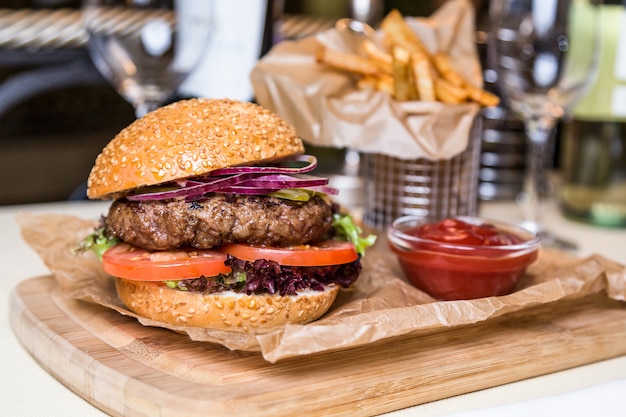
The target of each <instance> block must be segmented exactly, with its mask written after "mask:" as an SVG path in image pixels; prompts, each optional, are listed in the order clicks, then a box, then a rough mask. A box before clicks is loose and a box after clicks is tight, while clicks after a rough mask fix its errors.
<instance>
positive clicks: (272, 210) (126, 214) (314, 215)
mask: <svg viewBox="0 0 626 417" xmlns="http://www.w3.org/2000/svg"><path fill="white" fill-rule="evenodd" d="M332 215H333V208H332V207H331V205H329V204H328V203H327V202H326V201H325V200H324V199H322V198H320V197H313V198H311V199H310V200H309V201H307V202H298V201H290V200H283V199H280V198H275V197H267V196H242V195H234V196H231V195H222V194H216V195H215V196H212V197H209V198H207V199H206V200H202V201H197V202H185V201H184V200H169V201H144V202H138V201H133V202H130V201H126V200H117V201H115V202H113V204H112V205H111V208H110V210H109V214H108V216H107V218H106V226H107V229H108V230H109V232H110V233H111V234H112V235H113V236H116V237H118V238H120V239H122V240H123V241H125V242H127V243H130V244H132V245H135V246H139V247H142V248H145V249H150V250H168V249H175V248H179V247H181V246H192V247H195V248H198V249H209V248H212V247H215V246H219V245H222V244H224V243H244V242H245V243H250V244H253V245H267V246H293V245H301V244H306V243H310V242H314V241H316V240H320V239H322V238H324V236H325V235H326V234H327V233H328V232H329V230H330V229H331V228H332Z"/></svg>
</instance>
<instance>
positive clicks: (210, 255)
mask: <svg viewBox="0 0 626 417" xmlns="http://www.w3.org/2000/svg"><path fill="white" fill-rule="evenodd" d="M224 261H226V255H224V254H223V253H220V252H217V251H214V250H200V249H193V248H184V249H178V250H175V251H147V250H145V249H140V248H138V247H135V246H132V245H129V244H126V243H120V244H117V245H115V246H113V247H112V248H111V249H109V250H107V251H106V252H104V254H103V255H102V266H103V267H104V270H105V271H106V272H107V273H109V274H111V275H113V276H114V277H118V278H126V279H130V280H136V281H168V280H179V279H190V278H198V277H200V276H202V275H204V276H206V277H212V276H216V275H218V274H227V273H230V268H229V267H227V266H226V265H225V264H224Z"/></svg>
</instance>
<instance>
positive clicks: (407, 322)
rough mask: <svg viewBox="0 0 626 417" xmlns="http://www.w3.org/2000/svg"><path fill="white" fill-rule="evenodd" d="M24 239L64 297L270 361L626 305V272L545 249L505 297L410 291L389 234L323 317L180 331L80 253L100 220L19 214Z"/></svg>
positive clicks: (593, 258) (599, 261) (592, 258)
mask: <svg viewBox="0 0 626 417" xmlns="http://www.w3.org/2000/svg"><path fill="white" fill-rule="evenodd" d="M17 220H18V222H19V224H20V225H21V231H22V236H23V238H24V240H25V241H26V242H27V243H28V244H29V245H30V246H31V247H32V249H33V250H34V251H35V252H36V253H37V254H38V255H39V256H40V257H41V258H42V260H43V261H44V263H45V264H46V266H47V267H48V268H49V270H50V271H51V273H52V274H53V275H54V277H55V278H56V281H57V283H58V285H59V287H60V289H61V291H62V293H63V294H64V295H66V296H67V297H71V298H74V299H79V300H84V301H88V302H92V303H97V304H100V305H103V306H106V307H109V308H112V309H114V310H116V311H118V312H120V313H121V314H124V315H127V316H131V317H135V318H137V319H138V320H139V321H140V322H141V323H142V324H144V325H146V326H158V327H164V328H169V329H171V330H174V331H177V332H182V333H187V334H188V335H189V337H190V338H191V339H193V340H197V341H206V342H212V343H219V344H221V345H223V346H226V347H227V348H229V349H232V350H243V351H260V352H261V354H262V355H263V357H264V358H265V360H267V361H269V362H277V361H279V360H281V359H285V358H289V357H295V356H300V355H307V354H312V353H316V352H325V351H331V350H341V349H348V348H351V347H356V346H362V345H366V344H369V343H373V342H376V341H380V340H384V339H390V338H394V337H397V336H403V335H404V336H406V335H414V334H420V333H423V332H431V331H438V330H443V329H447V328H450V327H454V326H463V325H469V324H472V323H477V322H481V321H485V320H491V319H494V318H496V317H499V316H502V315H504V314H507V313H512V312H516V311H521V310H524V309H528V308H531V307H535V306H538V305H542V304H547V303H553V302H556V301H559V300H565V299H575V298H580V297H584V296H586V295H589V294H594V293H603V294H606V296H607V297H609V298H612V299H615V300H621V301H624V300H626V267H625V266H624V265H621V264H619V263H617V262H614V261H612V260H610V259H607V258H605V257H603V256H601V255H593V256H590V257H588V258H584V259H580V258H577V257H574V256H572V255H567V254H565V253H562V252H550V251H547V250H542V251H541V253H540V256H539V259H538V260H537V261H536V262H535V263H534V264H533V265H531V267H530V268H529V270H528V272H527V274H526V276H525V277H524V278H523V279H522V281H521V282H520V284H519V286H518V288H517V289H516V291H515V292H513V293H512V294H510V295H506V296H501V297H490V298H482V299H476V300H465V301H445V302H443V301H437V300H434V299H432V298H431V297H430V296H428V295H427V294H425V293H423V292H421V291H420V290H418V289H416V288H414V287H413V286H411V285H410V284H409V283H408V282H407V281H406V280H405V278H404V276H403V275H402V272H401V270H400V267H399V266H398V264H397V262H396V259H395V257H394V255H393V254H392V253H391V251H390V250H389V249H388V248H387V241H386V239H385V237H384V236H379V238H378V242H377V243H376V245H375V246H374V247H373V248H370V250H369V251H368V253H367V254H366V256H365V257H364V259H363V272H362V274H361V276H360V277H359V279H358V280H357V282H356V283H355V284H354V285H353V286H352V287H351V288H350V289H348V290H341V292H340V294H339V296H338V298H337V301H336V302H335V304H334V305H333V307H331V309H330V310H329V312H328V313H327V314H326V315H324V316H323V317H322V318H321V319H319V320H317V321H315V322H313V323H309V324H306V325H287V326H285V327H284V328H281V329H278V330H274V331H271V332H269V333H266V334H256V335H254V334H245V333H235V332H226V331H213V330H210V329H201V328H193V327H175V326H168V325H167V324H164V323H159V322H154V321H151V320H149V319H146V318H144V317H141V316H138V315H136V314H134V313H132V312H130V311H129V310H127V309H126V308H125V307H124V306H123V304H122V303H121V301H120V300H119V298H118V297H117V293H116V292H115V287H114V282H113V278H112V277H110V276H108V275H107V274H106V273H105V272H104V271H103V270H102V267H101V265H100V262H99V261H98V259H97V258H96V257H95V255H93V253H91V252H89V253H84V254H82V255H76V254H74V252H73V249H74V248H76V246H77V242H79V241H80V240H82V239H83V238H84V236H85V235H86V234H88V233H90V232H91V231H92V230H93V227H94V226H95V225H96V223H97V222H96V221H89V220H85V219H81V218H77V217H73V216H68V215H58V214H43V215H42V214H31V213H20V214H18V216H17Z"/></svg>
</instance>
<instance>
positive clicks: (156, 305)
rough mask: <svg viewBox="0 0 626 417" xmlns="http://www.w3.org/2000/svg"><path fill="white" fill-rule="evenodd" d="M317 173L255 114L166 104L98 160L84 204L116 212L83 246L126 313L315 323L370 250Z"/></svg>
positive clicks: (228, 104)
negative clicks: (105, 203) (98, 203)
mask: <svg viewBox="0 0 626 417" xmlns="http://www.w3.org/2000/svg"><path fill="white" fill-rule="evenodd" d="M316 165H317V161H316V159H315V157H313V156H311V155H306V154H304V145H303V142H302V140H301V139H300V138H299V137H298V136H297V134H296V132H295V129H294V128H293V127H292V126H291V125H289V124H288V123H287V122H285V121H284V120H282V119H281V118H280V117H279V116H277V115H276V114H274V113H272V112H270V111H269V110H267V109H264V108H263V107H261V106H259V105H257V104H254V103H250V102H240V101H235V100H228V99H219V100H218V99H191V100H182V101H178V102H175V103H173V104H170V105H168V106H165V107H161V108H159V109H157V110H155V111H153V112H151V113H148V114H147V115H146V116H144V117H143V118H141V119H138V120H136V121H134V122H133V123H132V124H130V125H129V126H128V127H126V128H125V129H123V130H122V131H121V132H120V133H119V134H118V135H116V136H115V137H114V138H113V139H112V140H111V142H109V143H108V144H107V145H106V146H105V148H104V149H103V150H102V152H101V153H100V155H98V157H97V158H96V161H95V165H94V166H93V168H92V170H91V172H90V175H89V178H88V183H87V196H88V197H89V198H90V199H111V200H113V202H112V204H111V206H110V209H109V211H108V213H107V214H106V215H104V216H103V217H102V219H101V222H100V224H99V226H98V227H97V228H96V229H95V230H94V232H93V233H92V234H91V235H90V236H88V237H86V238H85V240H84V241H83V242H81V244H80V250H87V249H91V250H93V251H95V252H96V253H97V254H98V256H99V257H100V259H101V260H102V265H103V268H104V270H105V271H106V272H107V273H108V274H110V275H111V276H113V277H114V279H115V286H116V290H117V293H118V295H119V298H120V300H121V301H122V302H123V303H124V305H125V306H126V307H127V308H128V309H129V310H131V311H133V312H135V313H136V314H138V315H141V316H144V317H147V318H150V319H152V320H155V321H158V322H162V323H166V324H168V325H171V326H195V327H204V328H212V329H219V330H230V331H238V332H252V333H258V332H264V331H269V330H271V329H273V328H276V327H279V326H283V325H285V324H286V323H296V324H304V323H308V322H311V321H313V320H316V319H318V318H319V317H321V316H322V315H323V314H324V313H325V312H326V311H327V310H328V309H329V308H330V306H331V305H332V304H333V302H334V301H335V299H336V297H337V294H338V291H339V288H348V287H350V286H351V285H352V283H354V282H355V280H356V279H357V278H358V276H359V273H360V271H361V268H362V267H361V257H362V256H363V254H364V250H365V248H366V247H367V246H370V245H371V244H373V243H374V240H375V237H374V236H367V237H362V236H361V229H360V228H359V227H358V226H356V225H355V224H354V222H353V221H352V218H351V217H350V216H349V215H347V214H345V213H342V210H341V208H340V207H339V206H338V205H337V204H335V203H334V202H333V201H332V195H333V194H336V193H337V190H336V189H334V188H332V187H329V185H328V179H327V178H324V177H319V176H316V175H312V174H311V171H313V170H314V169H315V167H316Z"/></svg>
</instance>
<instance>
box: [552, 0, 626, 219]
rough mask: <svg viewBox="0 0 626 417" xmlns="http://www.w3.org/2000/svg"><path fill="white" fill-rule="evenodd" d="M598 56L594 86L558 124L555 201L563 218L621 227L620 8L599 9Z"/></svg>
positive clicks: (624, 161) (624, 120)
mask: <svg viewBox="0 0 626 417" xmlns="http://www.w3.org/2000/svg"><path fill="white" fill-rule="evenodd" d="M601 19H602V45H601V48H602V53H601V59H600V60H601V61H600V64H599V69H598V74H597V78H596V81H595V84H594V85H593V87H592V88H591V90H590V92H589V93H588V94H587V95H586V96H585V98H584V99H583V100H582V101H581V102H580V103H579V104H578V105H577V106H576V108H575V109H574V112H573V119H572V120H571V121H570V122H568V123H566V124H565V125H564V129H563V136H562V149H561V151H562V152H561V164H562V184H561V187H560V190H559V203H560V207H561V210H562V212H563V214H564V215H565V216H566V217H569V218H572V219H576V220H581V221H585V222H588V223H591V224H595V225H599V226H607V227H626V9H625V7H624V4H623V3H622V2H621V1H620V2H615V1H613V2H611V1H606V2H605V4H604V5H603V6H602V9H601Z"/></svg>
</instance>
